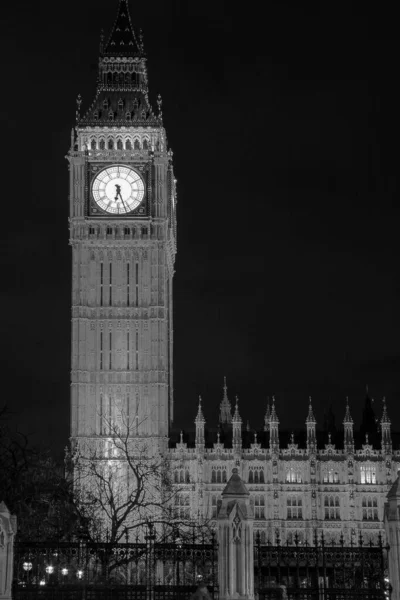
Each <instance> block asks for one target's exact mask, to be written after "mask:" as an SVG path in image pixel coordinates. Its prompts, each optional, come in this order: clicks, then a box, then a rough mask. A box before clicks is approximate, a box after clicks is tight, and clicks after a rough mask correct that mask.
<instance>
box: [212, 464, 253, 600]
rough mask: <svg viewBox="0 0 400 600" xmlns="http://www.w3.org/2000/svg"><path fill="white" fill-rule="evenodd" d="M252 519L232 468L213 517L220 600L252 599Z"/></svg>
mask: <svg viewBox="0 0 400 600" xmlns="http://www.w3.org/2000/svg"><path fill="white" fill-rule="evenodd" d="M253 521H254V514H253V509H252V507H251V505H250V493H249V492H248V491H247V489H246V486H245V485H244V483H243V481H242V480H241V478H240V477H239V475H238V470H237V469H236V468H235V469H233V470H232V476H231V478H230V479H229V481H228V483H227V485H226V487H225V489H224V491H223V492H222V504H221V507H220V509H219V512H218V516H217V522H218V582H219V597H220V600H231V599H241V598H243V599H246V600H247V599H249V600H250V599H252V598H254V556H253V552H254V548H253Z"/></svg>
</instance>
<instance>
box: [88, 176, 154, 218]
mask: <svg viewBox="0 0 400 600" xmlns="http://www.w3.org/2000/svg"><path fill="white" fill-rule="evenodd" d="M92 194H93V198H94V200H95V202H96V204H98V206H99V207H100V208H101V209H102V210H104V211H105V212H107V213H112V214H115V215H124V214H126V213H130V212H132V210H135V208H137V207H138V206H139V204H140V203H141V202H142V201H143V198H144V183H143V179H142V178H141V177H140V175H139V174H138V173H136V171H134V170H133V169H131V168H130V167H127V166H126V165H112V166H110V167H107V168H106V169H103V170H102V171H100V173H98V174H97V175H96V177H95V178H94V181H93V184H92Z"/></svg>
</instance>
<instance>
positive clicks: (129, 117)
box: [125, 110, 132, 121]
mask: <svg viewBox="0 0 400 600" xmlns="http://www.w3.org/2000/svg"><path fill="white" fill-rule="evenodd" d="M131 118H132V115H131V113H130V112H129V110H127V111H126V113H125V119H126V120H127V121H130V120H131Z"/></svg>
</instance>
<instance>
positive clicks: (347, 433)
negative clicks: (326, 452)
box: [343, 398, 354, 454]
mask: <svg viewBox="0 0 400 600" xmlns="http://www.w3.org/2000/svg"><path fill="white" fill-rule="evenodd" d="M343 427H344V444H343V445H344V451H345V452H346V454H354V436H353V419H352V416H351V414H350V406H349V399H348V398H346V413H345V415H344V419H343Z"/></svg>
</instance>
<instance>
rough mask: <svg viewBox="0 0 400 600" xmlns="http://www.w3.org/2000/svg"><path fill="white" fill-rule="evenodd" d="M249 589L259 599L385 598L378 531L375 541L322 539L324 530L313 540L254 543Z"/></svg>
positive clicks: (384, 554) (383, 554) (384, 558)
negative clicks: (327, 541)
mask: <svg viewBox="0 0 400 600" xmlns="http://www.w3.org/2000/svg"><path fill="white" fill-rule="evenodd" d="M254 550H255V556H254V563H255V590H256V592H257V594H258V597H259V600H264V599H265V598H269V599H275V598H276V599H278V598H283V599H286V598H288V599H290V600H291V599H293V600H294V599H296V600H357V599H360V600H361V598H363V599H365V600H378V599H380V600H389V597H390V590H389V585H388V583H389V580H388V577H387V551H388V548H386V547H383V544H382V538H381V537H379V542H378V545H377V546H373V545H372V543H370V544H369V545H367V546H364V545H363V541H362V538H361V537H360V539H359V543H358V544H351V545H350V546H345V545H344V539H343V536H341V539H340V542H339V544H335V543H332V544H331V545H329V546H328V545H326V544H325V541H324V536H323V535H322V536H321V537H320V538H319V539H317V536H315V537H314V543H313V545H310V544H307V543H304V544H301V543H300V541H299V538H298V537H297V536H295V542H294V545H281V544H280V541H279V536H278V537H277V540H276V542H275V544H274V545H272V544H271V543H270V542H267V543H266V544H261V541H260V536H259V535H257V536H256V543H255V548H254Z"/></svg>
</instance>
